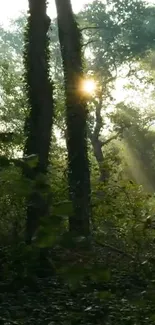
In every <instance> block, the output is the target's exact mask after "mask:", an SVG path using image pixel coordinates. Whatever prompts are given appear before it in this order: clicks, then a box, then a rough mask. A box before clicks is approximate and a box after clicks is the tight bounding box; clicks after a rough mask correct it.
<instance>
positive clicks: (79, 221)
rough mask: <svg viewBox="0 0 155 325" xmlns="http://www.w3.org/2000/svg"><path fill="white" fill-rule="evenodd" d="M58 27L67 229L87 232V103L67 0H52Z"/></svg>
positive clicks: (76, 30) (77, 34) (77, 40)
mask: <svg viewBox="0 0 155 325" xmlns="http://www.w3.org/2000/svg"><path fill="white" fill-rule="evenodd" d="M56 7H57V13H58V29H59V40H60V47H61V54H62V60H63V68H64V78H65V95H66V122H67V149H68V170H69V175H68V179H69V189H70V196H71V199H72V202H73V209H74V216H72V218H70V231H71V232H72V233H76V234H79V235H88V234H89V219H90V213H91V212H90V194H91V193H90V192H91V190H90V171H89V160H88V150H87V104H86V99H85V98H84V94H82V92H81V89H80V87H81V81H82V79H83V68H82V51H81V33H80V30H79V28H78V25H77V23H76V21H75V19H74V15H73V12H72V7H71V2H70V0H63V1H62V0H56Z"/></svg>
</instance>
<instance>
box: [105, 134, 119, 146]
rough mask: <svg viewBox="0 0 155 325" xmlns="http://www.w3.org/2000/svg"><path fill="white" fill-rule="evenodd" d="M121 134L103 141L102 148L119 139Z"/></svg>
mask: <svg viewBox="0 0 155 325" xmlns="http://www.w3.org/2000/svg"><path fill="white" fill-rule="evenodd" d="M119 134H120V132H118V133H116V134H115V135H113V136H112V137H111V138H109V139H107V140H105V141H101V145H102V147H103V146H105V145H107V144H108V143H109V142H111V141H112V140H115V139H117V137H118V136H119Z"/></svg>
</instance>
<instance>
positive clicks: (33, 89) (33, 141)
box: [23, 0, 54, 243]
mask: <svg viewBox="0 0 155 325" xmlns="http://www.w3.org/2000/svg"><path fill="white" fill-rule="evenodd" d="M49 26H50V18H49V17H48V16H47V15H46V0H39V1H38V0H29V16H28V21H27V29H26V32H25V52H24V63H25V82H26V87H27V95H28V96H27V97H28V104H29V107H30V112H29V115H28V117H27V118H26V122H25V135H26V142H25V148H24V156H30V155H36V157H37V163H36V165H35V166H34V167H30V166H27V168H25V167H24V169H23V172H24V175H25V176H26V178H28V179H29V180H30V181H32V182H33V183H34V190H33V193H31V195H30V196H29V198H28V202H27V229H26V242H27V243H31V240H32V236H33V235H34V232H35V230H36V228H37V227H38V224H39V219H40V218H41V217H45V216H46V215H47V214H48V211H49V202H48V200H47V197H46V198H45V197H44V196H43V194H42V192H43V191H44V192H46V191H47V183H46V174H47V171H48V157H49V150H50V140H51V130H52V125H53V115H54V102H53V85H52V83H51V81H50V79H49V63H48V62H49V48H48V46H49V40H48V35H47V33H48V29H49ZM41 175H42V176H43V177H41ZM39 177H40V181H39ZM41 178H42V180H41ZM46 194H47V193H46Z"/></svg>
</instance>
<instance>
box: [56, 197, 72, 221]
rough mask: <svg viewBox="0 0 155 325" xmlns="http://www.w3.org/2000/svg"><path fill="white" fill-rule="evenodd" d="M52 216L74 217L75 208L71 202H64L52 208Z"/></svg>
mask: <svg viewBox="0 0 155 325" xmlns="http://www.w3.org/2000/svg"><path fill="white" fill-rule="evenodd" d="M52 215H57V216H64V217H65V216H67V217H70V216H72V215H73V207H72V203H71V202H70V201H62V202H60V203H58V204H56V205H54V206H53V207H52Z"/></svg>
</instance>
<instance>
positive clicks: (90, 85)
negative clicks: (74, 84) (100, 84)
mask: <svg viewBox="0 0 155 325" xmlns="http://www.w3.org/2000/svg"><path fill="white" fill-rule="evenodd" d="M95 89H96V83H95V81H94V80H93V79H86V80H84V81H83V83H82V90H83V91H84V92H85V93H87V94H90V95H91V94H93V93H94V91H95Z"/></svg>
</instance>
